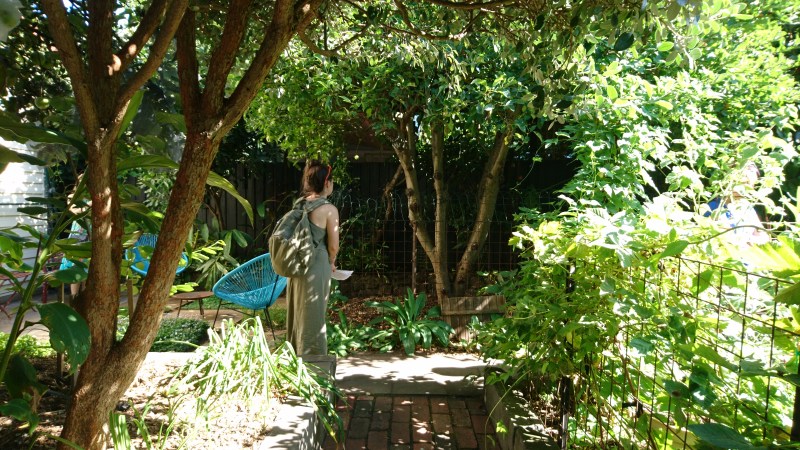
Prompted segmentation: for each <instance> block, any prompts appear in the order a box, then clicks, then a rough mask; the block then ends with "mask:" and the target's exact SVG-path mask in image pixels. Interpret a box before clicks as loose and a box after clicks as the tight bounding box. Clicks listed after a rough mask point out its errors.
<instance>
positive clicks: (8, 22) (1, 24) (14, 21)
mask: <svg viewBox="0 0 800 450" xmlns="http://www.w3.org/2000/svg"><path fill="white" fill-rule="evenodd" d="M21 7H22V5H21V4H20V3H19V1H18V0H0V41H3V42H5V40H6V39H8V33H9V32H10V31H11V30H13V29H14V27H16V26H17V25H19V20H20V19H21V18H22V13H20V12H19V9H20V8H21Z"/></svg>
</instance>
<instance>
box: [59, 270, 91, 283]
mask: <svg viewBox="0 0 800 450" xmlns="http://www.w3.org/2000/svg"><path fill="white" fill-rule="evenodd" d="M53 276H54V277H55V279H56V280H58V281H60V282H61V283H62V284H75V283H81V282H83V281H86V278H87V277H88V275H87V274H86V269H84V268H82V267H78V266H72V267H70V268H69V269H64V270H58V271H56V272H55V273H53Z"/></svg>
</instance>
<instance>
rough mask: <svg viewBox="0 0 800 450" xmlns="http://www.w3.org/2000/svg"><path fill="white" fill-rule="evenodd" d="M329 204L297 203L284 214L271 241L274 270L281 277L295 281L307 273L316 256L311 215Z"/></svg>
mask: <svg viewBox="0 0 800 450" xmlns="http://www.w3.org/2000/svg"><path fill="white" fill-rule="evenodd" d="M326 203H330V202H328V200H326V199H324V198H318V199H316V200H312V201H306V200H305V199H303V198H300V199H298V200H297V201H295V202H294V206H293V207H292V209H291V210H290V211H289V212H287V213H286V214H284V216H283V217H281V219H280V220H278V223H277V224H276V225H275V231H273V232H272V235H271V236H270V237H269V253H270V259H271V260H272V268H273V269H275V273H277V274H278V275H281V276H284V277H288V278H292V277H302V276H304V275H306V274H307V273H308V270H309V268H310V267H309V266H310V265H311V258H312V256H313V254H314V249H315V248H316V247H315V246H314V239H313V236H312V235H311V222H310V221H309V220H308V214H309V213H310V212H311V211H313V210H315V209H317V208H318V207H320V206H322V205H324V204H326Z"/></svg>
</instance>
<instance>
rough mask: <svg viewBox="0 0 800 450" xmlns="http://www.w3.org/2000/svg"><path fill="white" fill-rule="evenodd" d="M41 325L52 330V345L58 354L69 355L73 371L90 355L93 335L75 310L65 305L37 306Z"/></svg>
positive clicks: (68, 358)
mask: <svg viewBox="0 0 800 450" xmlns="http://www.w3.org/2000/svg"><path fill="white" fill-rule="evenodd" d="M36 309H38V310H39V314H40V315H41V316H42V320H41V323H42V324H44V326H46V327H47V328H48V329H49V330H50V345H51V346H52V347H53V349H54V350H55V351H57V352H62V353H66V354H67V360H68V361H69V364H70V367H71V370H72V371H76V370H78V366H79V365H80V364H81V363H83V362H84V361H85V360H86V357H87V356H88V355H89V347H90V344H91V335H90V334H89V326H88V325H87V324H86V321H85V320H83V317H81V316H80V314H78V313H77V312H76V311H75V310H74V309H72V308H70V307H69V306H67V305H65V304H63V303H48V304H46V305H37V306H36Z"/></svg>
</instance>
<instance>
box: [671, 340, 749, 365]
mask: <svg viewBox="0 0 800 450" xmlns="http://www.w3.org/2000/svg"><path fill="white" fill-rule="evenodd" d="M679 347H680V348H681V349H682V350H685V351H687V352H689V353H694V354H695V355H697V356H699V357H701V358H704V359H706V360H708V361H710V362H712V363H714V364H717V365H720V366H722V367H724V368H726V369H728V370H731V371H734V372H735V371H737V370H738V367H737V366H736V364H733V363H732V362H730V361H728V360H727V359H725V358H724V357H722V355H720V354H719V353H718V352H717V351H716V350H714V349H713V348H711V347H708V346H706V345H701V344H695V345H694V346H691V345H688V344H686V345H680V346H679Z"/></svg>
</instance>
